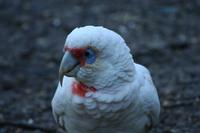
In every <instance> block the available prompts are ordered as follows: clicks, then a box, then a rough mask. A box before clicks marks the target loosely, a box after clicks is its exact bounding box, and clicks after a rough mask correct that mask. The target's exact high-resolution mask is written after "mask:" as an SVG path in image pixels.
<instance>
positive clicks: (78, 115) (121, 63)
mask: <svg viewBox="0 0 200 133" xmlns="http://www.w3.org/2000/svg"><path fill="white" fill-rule="evenodd" d="M65 47H67V48H68V49H83V48H85V49H87V48H88V47H89V48H92V49H94V51H95V57H96V58H95V62H94V63H92V64H87V63H84V64H82V65H80V64H78V65H76V66H73V69H71V68H72V66H70V71H69V70H67V71H65V72H63V71H64V69H63V68H62V67H63V65H66V64H69V63H70V61H69V60H68V61H66V62H67V63H61V68H60V71H62V72H61V73H62V74H63V73H64V75H65V76H64V79H63V83H62V86H61V84H60V83H59V84H58V87H57V90H56V93H55V95H54V98H53V100H52V108H53V114H54V117H55V119H56V121H57V123H58V124H59V125H60V126H61V127H63V129H64V130H65V131H66V132H67V133H112V132H114V133H148V131H150V129H151V127H152V126H153V125H155V124H156V123H157V121H158V118H159V113H160V103H159V99H158V95H157V91H156V88H155V87H154V84H153V82H152V79H151V76H150V73H149V71H148V70H147V69H146V68H145V67H144V66H142V65H139V64H136V63H134V61H133V59H132V55H131V54H130V50H129V48H128V47H127V45H126V43H125V42H124V40H123V38H122V37H121V36H120V35H118V34H117V33H115V32H113V31H111V30H108V29H106V28H103V27H95V26H85V27H81V28H76V29H74V30H73V31H72V32H71V33H70V34H69V35H68V36H67V39H66V43H65ZM81 56H84V55H81ZM77 57H78V56H77ZM72 58H73V57H72ZM74 58H75V57H74ZM84 58H86V57H84ZM75 59H76V58H75ZM81 59H82V57H81ZM65 60H66V58H65V57H63V61H62V62H64V61H65ZM66 75H67V76H66ZM68 76H70V77H68ZM61 81H62V80H61ZM79 82H81V83H83V84H84V85H85V86H88V87H94V88H95V89H96V91H87V92H85V93H84V96H81V95H78V94H76V93H73V84H74V83H79Z"/></svg>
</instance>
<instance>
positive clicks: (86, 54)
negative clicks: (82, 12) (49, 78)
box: [59, 26, 135, 89]
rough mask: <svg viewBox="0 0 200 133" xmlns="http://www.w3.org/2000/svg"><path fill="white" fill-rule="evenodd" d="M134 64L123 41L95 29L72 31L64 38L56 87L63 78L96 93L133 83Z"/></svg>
mask: <svg viewBox="0 0 200 133" xmlns="http://www.w3.org/2000/svg"><path fill="white" fill-rule="evenodd" d="M134 73H135V67H134V61H133V59H132V55H131V54H130V50H129V48H128V47H127V45H126V43H125V42H124V40H123V38H122V37H121V36H120V35H118V34H117V33H115V32H113V31H111V30H108V29H106V28H103V27H99V26H85V27H81V28H76V29H74V30H73V31H72V32H71V33H70V34H69V35H68V36H67V38H66V42H65V45H64V56H63V59H62V62H61V65H60V70H59V78H60V83H61V84H62V80H63V77H64V76H68V77H74V78H75V79H76V80H77V81H80V82H82V83H84V84H86V85H87V86H93V87H95V88H96V89H102V88H105V87H107V88H108V87H111V86H114V85H117V83H120V82H121V83H123V82H124V81H126V82H129V81H132V80H133V77H134Z"/></svg>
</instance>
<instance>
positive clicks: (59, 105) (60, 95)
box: [51, 77, 73, 130]
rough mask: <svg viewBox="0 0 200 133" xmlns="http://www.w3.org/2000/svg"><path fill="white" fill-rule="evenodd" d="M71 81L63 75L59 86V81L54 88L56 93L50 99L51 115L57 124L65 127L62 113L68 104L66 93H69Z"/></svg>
mask: <svg viewBox="0 0 200 133" xmlns="http://www.w3.org/2000/svg"><path fill="white" fill-rule="evenodd" d="M72 82H73V79H72V78H69V77H65V78H64V80H63V85H62V86H61V85H60V83H59V84H58V87H57V89H56V93H55V95H54V97H53V100H52V103H51V104H52V111H53V116H54V119H55V120H56V122H57V123H58V125H59V126H60V127H61V128H63V129H64V130H66V129H65V124H64V115H65V113H66V108H67V105H68V100H67V98H68V95H70V91H69V90H70V86H71V84H72Z"/></svg>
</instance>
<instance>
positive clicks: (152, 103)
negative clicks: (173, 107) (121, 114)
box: [136, 64, 160, 128]
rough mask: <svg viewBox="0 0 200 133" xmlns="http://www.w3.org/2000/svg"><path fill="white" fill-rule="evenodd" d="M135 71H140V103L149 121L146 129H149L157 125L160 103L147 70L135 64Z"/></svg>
mask: <svg viewBox="0 0 200 133" xmlns="http://www.w3.org/2000/svg"><path fill="white" fill-rule="evenodd" d="M136 69H137V71H140V76H141V80H142V81H144V83H143V85H142V86H141V88H140V102H141V104H142V107H143V110H144V112H145V114H146V115H147V117H148V119H149V123H147V124H146V126H147V128H151V127H152V126H154V125H156V124H157V122H158V119H159V114H160V102H159V98H158V94H157V90H156V88H155V86H154V84H153V81H152V78H151V75H150V73H149V71H148V69H146V68H145V67H144V66H141V65H138V64H136Z"/></svg>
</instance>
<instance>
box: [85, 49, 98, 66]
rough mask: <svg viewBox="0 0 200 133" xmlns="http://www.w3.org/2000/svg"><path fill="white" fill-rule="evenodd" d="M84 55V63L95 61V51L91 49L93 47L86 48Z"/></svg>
mask: <svg viewBox="0 0 200 133" xmlns="http://www.w3.org/2000/svg"><path fill="white" fill-rule="evenodd" d="M85 57H86V63H88V64H92V63H94V62H95V60H96V55H95V52H94V51H93V49H91V48H88V49H87V50H86V52H85Z"/></svg>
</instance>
